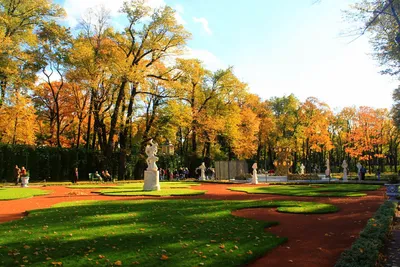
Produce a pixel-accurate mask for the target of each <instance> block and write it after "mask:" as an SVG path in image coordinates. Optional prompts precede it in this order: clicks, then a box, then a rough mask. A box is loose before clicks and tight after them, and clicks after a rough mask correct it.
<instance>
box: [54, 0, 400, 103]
mask: <svg viewBox="0 0 400 267" xmlns="http://www.w3.org/2000/svg"><path fill="white" fill-rule="evenodd" d="M56 2H57V3H59V4H61V5H62V6H64V7H65V9H66V10H67V13H68V16H69V17H68V19H67V23H68V24H69V25H70V26H74V25H75V24H76V20H77V19H78V18H79V16H81V14H82V13H83V12H84V10H85V9H86V8H88V7H90V6H95V5H99V4H103V5H105V6H106V7H107V8H109V9H110V10H111V11H112V12H111V14H112V15H113V20H114V21H115V22H118V21H120V18H119V17H118V16H119V15H118V12H117V11H118V8H119V7H120V6H121V4H122V2H123V0H113V1H110V0H85V1H83V0H57V1H56ZM313 2H314V1H313V0H286V1H277V0H234V1H232V0H148V4H149V5H150V6H153V7H157V6H160V5H163V4H167V5H170V6H172V7H173V8H175V9H176V10H177V18H178V20H179V21H180V22H181V23H182V24H184V26H185V27H186V29H187V30H189V31H190V32H191V33H192V34H193V37H192V40H190V42H189V44H188V51H189V52H188V55H187V56H190V57H197V58H199V59H201V60H202V61H203V62H204V64H205V65H206V66H207V67H208V68H210V69H211V70H216V69H218V68H225V67H227V66H233V67H234V70H235V73H236V75H237V76H238V77H239V78H240V79H241V80H242V81H244V82H246V83H248V84H249V88H250V91H251V92H253V93H256V94H258V95H259V96H261V97H262V98H263V99H268V98H270V97H273V96H283V95H289V94H291V93H293V94H294V95H295V96H297V97H298V98H299V99H300V100H301V101H304V100H305V99H306V98H307V97H309V96H314V97H317V98H318V99H320V100H321V101H324V102H326V103H327V104H328V105H330V106H331V108H333V109H335V108H337V109H340V108H343V107H345V106H353V105H355V106H362V105H366V106H372V107H375V108H390V107H391V105H392V98H391V94H392V91H393V89H395V88H396V87H397V86H398V80H397V79H394V78H393V77H390V76H382V75H381V74H379V70H380V67H379V65H378V63H377V62H376V61H375V60H374V59H373V58H372V56H371V55H370V54H371V52H372V49H371V47H370V45H369V43H368V39H367V36H365V37H364V36H363V37H361V38H359V39H357V40H356V41H354V42H351V43H350V41H351V40H352V39H353V38H345V37H343V36H342V34H341V33H343V32H346V31H347V30H349V29H351V27H352V25H350V24H349V23H348V22H346V21H344V20H343V19H342V17H343V13H342V12H341V10H346V9H349V4H351V3H353V2H356V0H323V1H321V3H319V4H313Z"/></svg>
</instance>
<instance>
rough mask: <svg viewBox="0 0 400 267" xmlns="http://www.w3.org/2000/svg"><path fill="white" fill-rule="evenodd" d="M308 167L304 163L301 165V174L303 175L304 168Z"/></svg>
mask: <svg viewBox="0 0 400 267" xmlns="http://www.w3.org/2000/svg"><path fill="white" fill-rule="evenodd" d="M305 168H306V167H305V166H304V164H303V163H302V164H301V165H300V174H301V175H303V174H304V169H305Z"/></svg>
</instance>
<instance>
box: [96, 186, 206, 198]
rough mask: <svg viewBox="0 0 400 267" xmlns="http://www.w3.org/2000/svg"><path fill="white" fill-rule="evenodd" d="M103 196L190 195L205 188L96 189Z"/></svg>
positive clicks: (201, 192) (198, 192) (201, 193)
mask: <svg viewBox="0 0 400 267" xmlns="http://www.w3.org/2000/svg"><path fill="white" fill-rule="evenodd" d="M98 192H99V193H100V194H102V195H105V196H192V195H203V194H205V193H206V192H207V191H205V190H193V189H170V188H161V190H159V191H144V190H143V189H142V188H137V189H133V188H132V189H128V188H126V189H105V190H100V191H98Z"/></svg>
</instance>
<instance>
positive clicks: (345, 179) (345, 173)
mask: <svg viewBox="0 0 400 267" xmlns="http://www.w3.org/2000/svg"><path fill="white" fill-rule="evenodd" d="M347 181H348V180H347V171H343V182H347Z"/></svg>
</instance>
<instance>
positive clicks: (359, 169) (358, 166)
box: [356, 162, 362, 181]
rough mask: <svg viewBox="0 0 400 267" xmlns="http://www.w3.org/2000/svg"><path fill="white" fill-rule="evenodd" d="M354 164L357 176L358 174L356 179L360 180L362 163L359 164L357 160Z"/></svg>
mask: <svg viewBox="0 0 400 267" xmlns="http://www.w3.org/2000/svg"><path fill="white" fill-rule="evenodd" d="M356 166H357V176H358V180H359V181H360V180H361V168H362V165H361V163H360V162H357V164H356Z"/></svg>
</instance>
